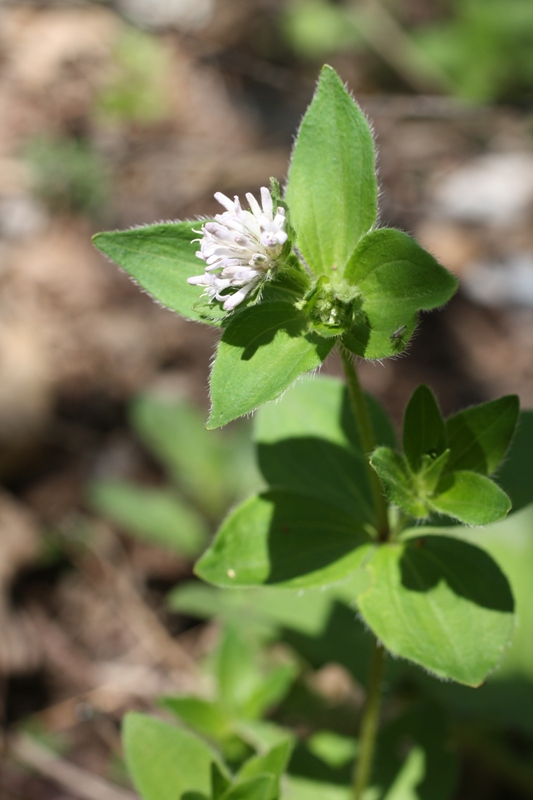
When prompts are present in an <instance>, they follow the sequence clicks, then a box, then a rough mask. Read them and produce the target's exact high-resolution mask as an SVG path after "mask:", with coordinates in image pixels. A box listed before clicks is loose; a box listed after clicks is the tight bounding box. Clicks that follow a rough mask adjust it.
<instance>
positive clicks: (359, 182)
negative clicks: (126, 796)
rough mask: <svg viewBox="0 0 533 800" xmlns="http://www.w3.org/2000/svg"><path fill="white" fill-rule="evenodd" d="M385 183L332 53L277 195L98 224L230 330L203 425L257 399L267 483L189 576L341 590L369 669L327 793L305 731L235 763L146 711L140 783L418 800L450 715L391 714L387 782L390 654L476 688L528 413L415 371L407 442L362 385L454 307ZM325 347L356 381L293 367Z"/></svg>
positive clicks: (162, 290) (191, 796)
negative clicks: (443, 394) (142, 220)
mask: <svg viewBox="0 0 533 800" xmlns="http://www.w3.org/2000/svg"><path fill="white" fill-rule="evenodd" d="M377 196H378V187H377V180H376V171H375V157H374V143H373V138H372V133H371V130H370V127H369V124H368V122H367V120H366V118H365V116H364V115H363V113H362V112H361V110H360V109H359V107H358V106H357V104H356V103H355V101H354V100H353V98H352V97H351V96H350V94H349V93H348V91H347V90H346V88H345V87H344V85H343V83H342V81H341V80H340V78H339V77H338V75H337V74H336V73H335V71H334V70H333V69H332V68H331V67H328V66H326V67H324V68H323V70H322V72H321V75H320V79H319V82H318V86H317V89H316V92H315V95H314V97H313V100H312V102H311V104H310V106H309V108H308V110H307V112H306V114H305V116H304V119H303V121H302V124H301V127H300V130H299V132H298V136H297V139H296V142H295V145H294V150H293V154H292V159H291V164H290V168H289V175H288V180H287V185H286V189H285V192H284V194H282V192H281V190H280V186H279V184H278V183H277V181H275V180H272V181H271V185H270V188H266V187H264V188H263V189H262V190H261V198H260V199H261V202H260V203H259V202H258V201H257V199H256V198H255V197H254V196H253V195H251V194H248V195H247V196H246V198H247V201H248V205H249V210H247V209H245V208H243V207H242V206H241V203H240V201H239V199H238V198H235V199H234V200H231V199H229V198H227V197H225V196H224V195H222V194H217V195H216V198H217V200H218V201H219V202H220V203H221V205H222V206H223V207H224V209H225V210H224V211H223V212H222V213H220V214H217V215H215V217H214V219H211V220H208V221H197V222H177V223H167V224H159V225H150V226H146V227H144V228H138V229H134V230H129V231H122V232H109V233H101V234H98V235H97V236H96V237H95V243H96V245H97V247H99V248H100V250H102V251H103V252H104V253H105V254H107V255H108V256H109V257H110V258H112V259H113V260H114V261H115V262H116V263H118V264H119V265H120V266H121V267H123V268H124V269H125V270H126V271H127V272H128V273H129V274H130V275H131V276H132V277H133V278H134V279H135V280H136V281H137V282H138V283H140V284H141V285H142V286H143V287H144V288H145V289H146V290H147V291H148V292H150V293H151V294H152V295H153V296H154V297H155V298H156V299H157V300H158V301H159V302H160V303H162V304H163V305H165V306H167V307H169V308H171V309H173V310H174V311H177V312H178V313H180V314H181V315H183V316H184V317H186V318H187V319H191V320H195V321H199V322H203V323H205V324H207V325H211V326H215V327H218V328H220V329H221V336H220V340H219V344H218V348H217V354H216V358H215V361H214V364H213V368H212V372H211V378H210V395H211V413H210V416H209V421H208V428H211V429H213V428H218V427H221V426H223V425H226V424H227V423H228V422H230V421H232V420H234V419H236V418H238V417H241V416H243V415H247V414H250V413H251V412H253V411H255V410H256V409H259V410H258V411H257V414H256V418H255V433H254V438H255V442H256V446H257V455H258V462H259V466H260V469H261V472H262V475H263V478H264V480H265V483H266V486H267V488H266V490H264V491H260V492H258V493H256V494H254V495H252V496H251V497H249V498H248V499H246V500H244V502H242V503H241V504H240V505H238V506H237V507H236V508H234V509H233V510H232V511H231V512H230V513H229V515H228V516H227V517H226V518H225V520H224V521H223V522H222V525H221V526H220V528H219V530H218V533H217V534H216V536H215V538H214V540H213V542H212V543H211V545H210V546H209V547H208V549H207V550H206V552H205V553H204V554H203V555H202V557H201V558H200V559H199V561H198V562H197V564H196V568H195V569H196V574H197V575H198V576H199V577H200V578H201V579H203V580H204V581H205V582H207V583H208V584H212V585H213V586H215V587H221V588H227V589H232V590H234V591H235V590H239V593H241V592H243V591H244V590H247V591H248V592H252V593H253V592H254V591H255V592H257V591H259V590H260V591H261V593H262V595H263V596H264V598H265V600H264V602H265V603H266V604H267V605H269V604H270V602H272V604H273V605H274V606H275V605H276V603H278V604H279V603H281V605H284V606H287V605H292V604H294V609H292V610H293V611H294V613H295V614H297V613H298V612H297V606H298V602H297V601H296V599H295V598H297V597H298V596H299V594H298V593H299V592H303V593H304V595H303V596H304V597H305V596H306V594H307V593H308V592H309V596H314V593H313V591H312V590H313V589H319V590H321V592H322V593H323V596H324V597H326V596H328V598H329V599H328V603H329V606H328V607H329V608H331V601H332V598H334V599H335V597H336V600H339V601H340V599H342V602H343V603H347V604H348V607H349V608H352V609H356V610H357V613H358V615H359V617H360V619H362V621H363V622H364V624H365V626H366V628H367V632H366V633H364V648H365V649H366V652H367V653H368V661H369V664H370V671H369V678H368V683H367V698H366V707H365V710H364V712H363V715H362V720H361V726H360V734H359V739H358V743H357V748H355V747H354V748H353V751H354V752H356V757H355V768H354V770H353V777H352V779H351V780H348V782H346V780H344V782H343V779H341V778H339V777H338V778H337V780H336V781H334V782H333V784H332V785H330V786H329V788H328V789H326V788H325V785H324V783H322V784H320V782H319V781H318V782H316V780H315V783H314V784H313V781H312V780H311V779H309V780H305V781H304V782H303V783H302V782H301V781H300V783H298V781H296V782H295V781H294V780H292V779H290V780H286V779H285V778H283V777H282V776H283V774H284V773H285V772H286V771H287V770H288V771H289V774H290V773H291V770H292V769H293V763H294V759H295V758H296V753H297V750H295V752H294V755H293V756H292V757H291V756H290V750H291V747H292V744H293V742H289V743H288V744H287V742H285V743H281V744H279V742H278V743H276V744H274V745H272V743H270V744H267V743H265V742H263V743H262V745H258V747H257V751H258V754H257V755H253V756H252V757H251V759H250V760H248V761H245V762H244V764H243V765H241V766H240V767H239V768H237V770H236V771H235V768H234V765H231V767H232V768H230V766H228V764H226V763H225V762H224V760H223V757H222V755H221V754H220V751H219V750H217V749H216V748H215V747H214V745H213V743H212V742H207V741H206V740H205V738H202V737H201V736H199V735H198V734H195V733H193V732H191V731H186V730H181V729H178V728H175V727H172V726H170V725H168V724H166V723H163V722H160V721H157V720H154V719H151V718H150V717H146V716H143V715H134V716H133V717H131V716H130V717H128V718H127V719H126V726H125V743H126V755H127V760H128V764H129V767H130V771H131V773H132V775H133V777H134V780H135V782H136V785H137V787H138V788H139V790H140V792H141V794H142V796H143V797H145V798H146V800H166V798H168V799H169V800H170V798H172V799H173V800H175V799H176V798H182V800H200V799H202V800H233V799H235V800H236V798H242V799H243V800H245V799H246V800H255V799H256V798H257V800H276V799H277V798H283V799H284V800H300V798H301V800H303V798H306V800H309V798H314V797H316V798H321V799H322V800H324V798H325V800H329V799H330V798H331V800H347V798H353V799H354V800H361V798H363V797H364V798H365V800H372V798H383V799H384V798H387V800H394V798H400V797H401V798H404V797H420V798H426V797H428V796H429V795H427V794H422V793H420V794H419V793H418V789H417V787H418V786H419V785H422V783H423V782H424V781H425V780H426V779H428V778H427V775H426V778H424V775H425V774H426V772H425V771H427V770H430V771H431V769H432V768H433V767H432V763H433V762H432V761H431V759H429V761H427V759H426V758H425V755H424V753H425V750H424V747H425V743H424V739H425V738H427V741H429V740H430V739H431V741H433V739H432V736H433V735H434V736H435V737H437V738H438V740H439V742H441V744H442V742H443V741H444V739H445V732H442V735H441V733H438V734H437V729H438V730H439V731H440V730H441V729H440V727H439V724H440V723H438V722H435V726H434V727H435V730H434V731H433V734H432V736H427V737H426V734H422V733H420V731H422V730H427V724H426V723H427V714H428V713H429V712H428V711H427V708H426V710H424V709H422V710H420V711H417V710H416V708H413V709H411V711H408V712H407V713H406V715H405V719H404V718H403V717H402V715H401V714H400V715H399V716H398V719H397V720H395V721H393V722H392V723H391V725H392V728H393V730H394V731H396V733H394V736H397V735H398V730H400V731H403V733H404V734H405V736H407V737H411V739H410V740H411V741H412V742H413V743H414V744H413V747H412V748H411V749H410V751H409V753H408V754H407V755H406V756H405V759H404V761H405V764H404V768H405V769H404V770H403V771H402V775H403V777H402V778H401V781H403V783H401V785H400V783H398V781H399V780H400V778H398V780H394V781H392V780H391V779H390V778H389V779H388V781H387V780H385V779H384V778H383V774H384V771H385V773H386V772H387V770H389V772H390V770H391V769H392V765H393V764H394V763H396V762H395V759H396V760H397V758H398V755H397V750H396V751H394V752H396V755H394V752H393V751H391V750H390V748H389V751H387V744H386V743H387V741H389V739H390V737H391V736H393V734H392V733H390V732H388V730H389V727H387V726H386V727H385V728H383V730H382V732H381V734H380V747H379V749H378V752H377V756H376V752H375V751H376V739H377V737H378V730H379V714H380V697H381V695H382V692H383V672H384V670H385V669H388V668H389V667H388V664H391V663H393V662H392V660H391V659H386V654H387V653H391V654H393V655H394V656H397V657H399V658H400V659H403V660H405V662H408V663H407V667H408V668H409V669H416V668H415V667H412V666H410V665H417V666H418V667H422V668H423V670H425V671H426V672H428V673H430V674H432V675H434V676H438V677H439V678H443V679H447V680H449V681H455V682H457V683H458V684H463V685H464V686H467V687H477V686H480V685H481V684H482V683H483V682H484V681H485V679H486V678H487V676H488V675H489V674H490V673H491V672H492V671H493V670H495V669H496V667H497V666H498V664H499V663H500V660H501V658H502V655H503V654H504V652H505V650H506V649H507V648H508V646H509V643H510V641H511V638H512V635H513V630H514V624H515V613H514V599H513V594H512V591H511V587H510V585H509V582H508V579H507V578H506V576H505V575H504V573H503V572H502V570H501V569H500V567H499V566H498V564H497V563H496V561H495V560H494V559H493V557H492V555H491V554H490V552H489V550H488V549H484V547H483V537H484V531H483V530H477V529H476V528H472V527H470V526H485V525H488V524H489V523H495V522H497V521H498V520H503V519H504V518H505V517H506V515H507V514H508V512H509V510H510V509H511V503H512V502H513V504H514V509H515V510H516V509H518V508H520V507H522V506H524V505H526V504H527V503H528V502H530V501H531V499H532V498H533V477H532V475H533V470H531V468H530V467H529V470H528V469H526V470H525V471H524V463H528V462H527V458H528V457H527V454H526V453H525V452H521V451H520V450H519V448H518V449H516V448H515V447H514V445H513V447H512V448H511V450H510V451H509V447H510V445H511V442H512V440H513V436H514V434H515V430H516V427H517V425H518V424H519V425H520V426H521V431H522V432H523V433H524V435H525V436H526V438H527V440H528V441H530V434H531V428H532V426H531V421H532V419H531V414H530V413H528V412H523V413H522V414H521V415H520V413H519V407H518V398H516V397H515V396H508V397H503V398H501V399H499V400H495V401H492V402H488V403H483V404H481V405H478V406H475V407H473V408H469V409H467V410H465V411H462V412H459V413H458V414H455V415H453V416H452V417H450V418H448V419H447V420H445V419H443V416H442V414H441V411H440V409H439V406H438V404H437V401H436V399H435V397H434V395H433V394H432V392H431V390H430V389H429V388H428V387H426V386H419V387H418V388H417V389H416V390H415V392H414V394H413V396H412V398H411V400H410V401H409V404H408V406H407V409H406V412H405V416H404V424H403V433H402V448H401V450H400V448H399V446H398V443H397V441H396V435H395V432H394V429H393V427H392V424H391V422H390V420H389V419H388V417H387V415H386V413H385V412H384V410H383V409H382V408H381V406H380V405H379V403H378V402H377V401H376V400H375V399H373V398H372V397H371V396H369V395H366V394H365V393H363V391H362V390H361V387H360V383H359V380H358V375H357V370H356V365H355V357H358V358H364V359H371V360H376V359H384V358H387V357H389V356H394V355H397V354H399V353H401V352H403V351H404V350H405V348H406V347H407V345H408V343H409V341H410V339H411V337H412V334H413V332H414V330H415V328H416V326H417V323H418V313H419V312H420V311H427V310H431V309H434V308H438V307H440V306H442V305H443V304H445V303H446V302H447V301H448V300H449V299H450V298H451V296H452V295H453V294H454V292H455V291H456V289H457V281H456V279H455V278H454V277H453V276H452V275H451V274H450V273H449V272H448V271H447V270H446V269H445V268H444V267H442V266H441V265H440V264H439V263H438V262H437V261H436V260H435V259H434V258H433V257H432V256H431V255H430V254H429V253H427V252H426V251H425V250H424V249H423V248H421V247H420V246H419V245H418V244H417V243H416V242H415V241H414V240H413V239H412V238H410V237H409V236H407V235H406V234H404V233H402V232H401V231H399V230H395V229H390V228H380V227H378V224H377ZM200 261H202V262H203V268H204V271H203V273H201V274H198V273H199V272H201V269H199V267H200ZM333 349H336V350H337V352H338V353H339V354H340V356H341V359H342V363H343V366H344V371H345V382H342V381H339V380H336V379H333V378H320V377H315V378H310V377H302V376H304V374H305V373H310V372H313V371H316V370H317V369H318V368H319V367H320V365H321V364H322V362H323V361H324V360H325V358H326V357H327V356H328V354H329V353H330V352H331V351H332V350H333ZM279 398H281V399H279ZM274 400H277V402H276V403H273V402H270V401H274ZM259 407H260V408H259ZM519 438H520V437H519ZM521 446H522V447H523V444H522V445H521ZM506 455H507V461H506V463H505V464H504V466H503V467H502V468H501V470H500V472H499V473H498V477H499V481H498V483H496V482H495V481H494V479H493V476H494V474H495V472H496V470H498V469H500V465H501V464H502V461H503V460H504V458H505V457H506ZM530 463H531V462H530V459H529V465H530ZM472 530H474V531H475V536H472ZM284 592H285V593H286V597H287V600H286V601H283V600H280V594H281V595H283V593H284ZM332 592H333V594H332ZM335 593H336V594H335ZM241 597H242V595H241ZM250 597H251V598H252V597H253V594H251V595H250ZM269 597H271V598H272V601H270V600H269ZM217 602H218V601H217ZM220 602H221V603H222V601H220ZM312 602H316V598H315V600H313V601H312ZM244 603H245V605H246V601H244ZM250 603H251V604H252V605H253V601H252V600H250ZM226 607H227V608H228V609H229V608H230V607H231V604H230V603H228V604H226ZM284 613H285V614H287V613H289V611H288V609H287V608H285V610H284ZM310 613H312V612H310ZM245 617H246V615H245V614H242V625H243V626H244V625H245V624H246V623H245ZM237 618H238V616H237ZM351 624H352V626H353V627H352V631H353V633H352V634H350V633H349V630H350V629H349V626H348V628H346V627H345V628H344V630H345V631H346V630H348V633H345V634H344V635H345V636H347V637H348V638H349V637H350V635H352V636H353V646H354V648H356V647H357V646H358V642H360V641H361V640H360V630H361V626H360V624H359V622H358V620H356V619H355V615H354V614H353V612H352V615H351ZM358 631H359V633H358ZM322 655H323V656H324V655H325V654H322ZM405 662H394V663H405ZM407 667H406V668H407ZM428 680H429V679H428ZM437 717H438V714H437V716H436V717H435V719H437ZM422 718H423V719H425V720H426V723H424V724H425V725H426V727H424V726H423V725H422V722H421V720H422ZM402 720H403V721H402ZM443 730H444V729H443ZM387 737H389V739H388V738H387ZM439 737H440V738H439ZM395 741H396V740H395ZM443 747H444V746H443ZM326 749H327V748H326ZM341 750H342V752H345V748H344V750H343V748H342V747H341ZM339 752H340V751H339ZM387 752H389V755H388V756H387ZM156 755H157V758H156ZM442 757H443V758H444V757H445V753H444V751H443V756H442ZM426 761H427V763H426ZM437 761H438V758H437ZM439 763H440V762H439ZM446 763H447V762H446ZM441 766H442V764H441ZM165 770H166V772H165ZM404 773H405V774H404ZM428 775H429V773H428ZM165 776H166V777H165ZM406 781H407V783H405V782H406ZM452 783H453V782H452ZM438 785H439V788H438V790H436V791H435V792H434V793H433V794H431V797H432V798H440V797H442V798H447V797H449V796H450V793H451V792H452V791H453V786H452V785H451V783H450V781H448V782H446V781H444V782H443V781H441V782H440V783H439V784H438ZM406 786H410V787H412V791H411V790H410V791H411V794H406V793H405V792H406V789H405V787H406ZM402 787H403V789H402ZM402 791H403V794H402Z"/></svg>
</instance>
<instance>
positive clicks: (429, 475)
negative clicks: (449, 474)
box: [419, 450, 450, 496]
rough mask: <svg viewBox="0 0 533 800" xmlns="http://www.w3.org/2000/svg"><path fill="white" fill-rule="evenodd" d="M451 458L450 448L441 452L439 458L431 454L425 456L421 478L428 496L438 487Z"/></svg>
mask: <svg viewBox="0 0 533 800" xmlns="http://www.w3.org/2000/svg"><path fill="white" fill-rule="evenodd" d="M449 458H450V451H449V450H445V451H444V453H441V454H440V456H437V458H431V456H428V455H426V456H424V457H423V459H422V472H421V473H420V475H419V479H420V481H421V482H422V484H423V487H424V492H425V494H426V496H430V495H431V494H432V493H433V492H434V491H435V489H436V488H437V486H438V483H439V481H440V479H441V476H442V473H443V472H444V470H445V468H446V466H447V464H448V460H449Z"/></svg>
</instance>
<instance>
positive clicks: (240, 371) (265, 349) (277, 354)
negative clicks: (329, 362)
mask: <svg viewBox="0 0 533 800" xmlns="http://www.w3.org/2000/svg"><path fill="white" fill-rule="evenodd" d="M334 344H335V340H334V339H324V338H323V337H321V336H319V335H318V334H315V333H310V332H309V331H308V325H307V318H306V316H305V315H304V314H303V313H302V312H300V311H298V310H297V309H295V308H294V306H292V305H290V304H289V303H275V302H274V303H264V304H260V305H258V306H253V307H251V308H247V309H245V310H244V311H243V312H241V313H240V314H239V316H238V317H236V318H235V319H234V320H233V321H232V322H230V324H229V325H228V327H227V328H226V330H225V332H224V335H223V337H222V339H221V341H220V344H219V346H218V351H217V356H216V359H215V363H214V366H213V372H212V373H211V399H212V409H211V416H210V417H209V423H208V427H209V428H218V427H220V426H221V425H226V424H227V423H228V422H230V421H231V420H232V419H236V418H237V417H240V416H242V415H243V414H249V413H250V412H251V411H254V410H255V409H256V408H257V406H259V405H261V404H262V403H266V402H267V401H268V400H275V399H276V397H279V395H280V394H281V393H282V392H283V391H284V390H285V389H287V387H288V386H290V385H291V383H293V382H294V381H295V380H296V378H298V377H299V376H300V375H301V374H302V373H304V372H309V371H310V370H312V369H316V367H319V366H320V364H321V363H322V361H323V360H324V359H325V358H326V356H327V355H328V353H329V352H330V350H331V348H332V347H333V345H334Z"/></svg>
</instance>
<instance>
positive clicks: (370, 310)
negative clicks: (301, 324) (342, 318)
mask: <svg viewBox="0 0 533 800" xmlns="http://www.w3.org/2000/svg"><path fill="white" fill-rule="evenodd" d="M345 278H346V280H348V281H349V282H350V283H351V284H353V285H356V286H358V287H359V289H360V290H361V291H362V293H363V301H364V302H363V311H364V314H365V315H366V323H364V324H363V323H360V324H359V325H358V326H356V328H355V329H354V331H351V332H350V331H349V332H348V333H347V334H346V335H345V336H344V337H343V341H344V342H345V344H346V346H347V347H348V349H350V350H352V351H353V352H354V353H356V355H360V356H364V357H365V358H385V357H387V356H391V355H394V354H397V353H400V352H401V351H402V350H404V349H405V347H406V345H407V343H408V341H409V339H410V337H411V334H412V332H413V330H414V328H415V327H416V322H417V312H418V311H424V310H430V309H432V308H437V307H439V306H442V305H444V303H446V302H447V301H448V300H449V299H450V297H452V295H453V294H454V292H455V291H456V289H457V280H456V279H455V278H454V277H453V275H451V274H450V273H449V272H448V271H447V270H446V269H444V267H442V266H441V265H440V264H439V263H438V262H437V261H435V259H434V258H433V256H431V255H430V254H429V253H427V252H426V251H425V250H424V249H423V248H422V247H420V245H418V244H417V243H416V242H415V241H414V239H411V237H410V236H407V234H405V233H402V232H401V231H398V230H395V229H393V228H381V229H380V230H377V231H372V232H371V233H369V234H368V235H367V236H365V237H364V238H363V239H362V240H361V241H360V242H359V244H358V245H357V247H356V249H355V251H354V253H353V254H352V256H351V257H350V260H349V262H348V264H347V265H346V270H345Z"/></svg>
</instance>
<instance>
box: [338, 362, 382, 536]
mask: <svg viewBox="0 0 533 800" xmlns="http://www.w3.org/2000/svg"><path fill="white" fill-rule="evenodd" d="M341 357H342V362H343V365H344V374H345V376H346V384H347V386H348V395H349V397H350V403H351V407H352V411H353V415H354V417H355V422H356V425H357V431H358V433H359V439H360V442H361V447H362V449H363V452H364V453H365V455H366V456H367V458H366V459H365V467H366V474H367V477H368V482H369V484H370V491H371V492H372V505H373V507H374V510H375V513H376V527H377V531H378V538H379V539H380V541H386V540H387V539H388V538H389V535H390V531H389V522H388V515H387V501H386V500H385V496H384V494H383V492H382V490H381V485H380V482H379V478H378V476H377V474H376V473H375V472H374V470H373V469H372V467H371V466H370V462H369V460H368V456H370V454H371V453H372V452H373V451H374V450H375V449H376V440H375V438H374V430H373V428H372V420H371V419H370V415H369V413H368V408H367V405H366V400H365V396H364V394H363V391H362V389H361V384H360V383H359V378H358V377H357V372H356V369H355V366H354V363H353V359H352V356H351V355H350V353H349V352H348V351H347V350H345V349H344V348H341Z"/></svg>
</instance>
